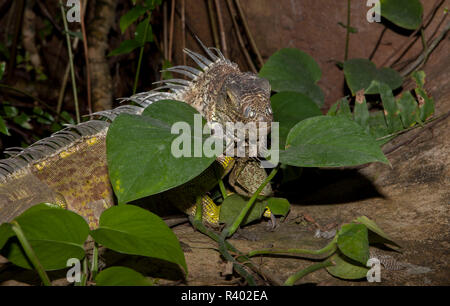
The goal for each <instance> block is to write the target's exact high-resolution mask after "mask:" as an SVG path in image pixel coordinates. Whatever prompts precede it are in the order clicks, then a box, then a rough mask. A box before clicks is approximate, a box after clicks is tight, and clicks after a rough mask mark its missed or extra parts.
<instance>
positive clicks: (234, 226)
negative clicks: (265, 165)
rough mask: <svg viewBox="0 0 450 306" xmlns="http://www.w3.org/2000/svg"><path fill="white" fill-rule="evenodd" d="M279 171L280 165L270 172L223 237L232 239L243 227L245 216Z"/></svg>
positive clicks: (226, 229) (224, 232) (224, 231)
mask: <svg viewBox="0 0 450 306" xmlns="http://www.w3.org/2000/svg"><path fill="white" fill-rule="evenodd" d="M279 169H280V164H278V166H276V167H275V168H273V170H272V172H270V174H269V176H268V177H266V179H265V180H264V182H263V183H262V184H261V186H259V187H258V189H257V190H256V192H255V193H254V194H253V196H252V197H251V198H250V200H249V201H248V202H247V204H246V205H245V207H244V208H243V209H242V210H241V213H240V214H239V216H238V217H237V218H236V219H235V220H234V222H233V224H232V225H231V226H229V227H227V228H225V229H224V230H223V232H222V235H221V236H222V237H230V236H231V235H233V234H234V232H236V230H237V229H238V228H239V226H240V225H241V223H242V221H243V220H244V218H245V216H247V213H248V212H249V211H250V209H251V208H252V206H253V204H254V203H255V201H256V199H257V198H258V196H259V194H260V193H261V191H262V190H263V189H264V187H266V185H267V184H268V183H269V182H270V181H271V180H272V179H273V177H274V176H275V174H277V172H278V170H279Z"/></svg>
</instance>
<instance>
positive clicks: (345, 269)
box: [327, 252, 369, 279]
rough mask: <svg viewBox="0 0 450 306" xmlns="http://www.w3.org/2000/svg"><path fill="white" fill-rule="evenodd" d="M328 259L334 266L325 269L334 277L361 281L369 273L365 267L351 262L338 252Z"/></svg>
mask: <svg viewBox="0 0 450 306" xmlns="http://www.w3.org/2000/svg"><path fill="white" fill-rule="evenodd" d="M330 259H331V261H332V262H333V263H334V265H333V266H329V267H327V271H328V272H329V273H330V274H331V275H333V276H335V277H339V278H342V279H361V278H364V277H366V276H367V272H368V271H369V269H368V268H367V267H364V266H361V265H359V264H357V263H355V262H352V261H351V260H350V259H348V258H346V257H345V256H344V255H343V254H341V253H339V252H337V253H335V254H334V255H333V256H331V257H330Z"/></svg>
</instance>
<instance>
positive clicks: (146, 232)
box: [91, 205, 187, 273]
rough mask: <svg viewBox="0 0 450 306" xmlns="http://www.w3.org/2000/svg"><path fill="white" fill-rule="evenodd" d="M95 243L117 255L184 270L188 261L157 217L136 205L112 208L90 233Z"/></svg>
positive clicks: (178, 244) (102, 216) (167, 228)
mask: <svg viewBox="0 0 450 306" xmlns="http://www.w3.org/2000/svg"><path fill="white" fill-rule="evenodd" d="M91 236H92V237H93V238H94V239H95V241H96V242H97V243H99V244H101V245H103V246H105V247H107V248H109V249H112V250H114V251H116V252H120V253H125V254H131V255H140V256H147V257H152V258H158V259H162V260H166V261H168V262H171V263H174V264H178V265H180V266H181V267H183V269H184V271H185V272H186V273H187V266H186V261H185V259H184V254H183V251H182V250H181V247H180V243H179V242H178V239H177V237H176V236H175V234H174V233H173V232H172V230H171V229H170V228H169V227H168V226H167V225H166V224H165V223H164V221H163V220H162V219H161V218H159V217H158V216H156V215H155V214H153V213H151V212H149V211H147V210H145V209H142V208H140V207H137V206H134V205H120V206H113V207H111V208H109V209H107V210H105V211H104V212H103V213H102V215H101V216H100V226H99V228H98V229H96V230H93V231H91Z"/></svg>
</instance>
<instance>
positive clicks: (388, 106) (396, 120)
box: [373, 81, 403, 133]
mask: <svg viewBox="0 0 450 306" xmlns="http://www.w3.org/2000/svg"><path fill="white" fill-rule="evenodd" d="M373 83H374V86H375V87H376V88H378V92H379V93H380V96H381V100H382V101H383V107H384V117H385V119H386V124H387V127H388V132H389V133H394V132H397V131H401V130H403V124H402V121H401V119H400V116H399V115H400V111H399V109H398V107H397V103H396V101H395V97H394V94H393V93H392V91H391V89H390V88H389V86H388V85H386V84H384V83H379V82H378V81H374V82H373Z"/></svg>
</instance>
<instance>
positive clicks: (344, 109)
mask: <svg viewBox="0 0 450 306" xmlns="http://www.w3.org/2000/svg"><path fill="white" fill-rule="evenodd" d="M335 105H336V107H333V111H332V112H330V111H328V113H330V114H333V116H343V117H346V118H347V119H352V110H351V109H350V104H349V103H348V99H347V97H343V98H342V99H340V100H338V101H337V102H336V103H335Z"/></svg>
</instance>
